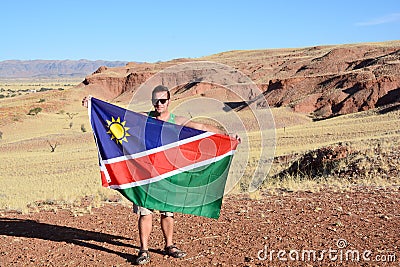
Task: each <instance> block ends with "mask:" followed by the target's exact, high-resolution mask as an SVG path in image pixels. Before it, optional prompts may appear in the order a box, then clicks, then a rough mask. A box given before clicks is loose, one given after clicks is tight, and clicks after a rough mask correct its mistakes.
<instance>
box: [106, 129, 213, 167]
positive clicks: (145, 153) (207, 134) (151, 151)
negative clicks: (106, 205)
mask: <svg viewBox="0 0 400 267" xmlns="http://www.w3.org/2000/svg"><path fill="white" fill-rule="evenodd" d="M212 135H215V133H212V132H205V133H202V134H199V135H196V136H192V137H189V138H186V139H183V140H179V141H176V142H173V143H170V144H167V145H164V146H160V147H156V148H152V149H149V150H146V151H142V152H139V153H135V154H131V155H124V156H120V157H116V158H111V159H107V160H104V161H103V162H104V164H111V163H117V162H120V161H125V160H130V159H136V158H140V157H143V156H148V155H151V154H154V153H157V152H161V151H163V150H167V149H170V148H173V147H177V146H180V145H184V144H187V143H190V142H194V141H197V140H200V139H203V138H206V137H210V136H212Z"/></svg>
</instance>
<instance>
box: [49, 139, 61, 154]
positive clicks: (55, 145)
mask: <svg viewBox="0 0 400 267" xmlns="http://www.w3.org/2000/svg"><path fill="white" fill-rule="evenodd" d="M47 143H48V144H49V146H50V147H51V151H50V152H54V151H56V147H57V145H58V143H57V142H56V143H55V144H54V145H52V144H51V143H50V141H49V140H47Z"/></svg>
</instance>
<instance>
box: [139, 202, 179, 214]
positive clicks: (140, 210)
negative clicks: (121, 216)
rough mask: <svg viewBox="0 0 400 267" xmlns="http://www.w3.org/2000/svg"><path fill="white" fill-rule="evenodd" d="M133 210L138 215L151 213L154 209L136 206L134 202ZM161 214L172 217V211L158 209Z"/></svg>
mask: <svg viewBox="0 0 400 267" xmlns="http://www.w3.org/2000/svg"><path fill="white" fill-rule="evenodd" d="M133 212H134V213H136V214H139V215H149V214H153V213H154V210H152V209H147V208H144V207H140V206H137V205H136V204H133ZM160 214H161V215H164V216H166V217H174V213H173V212H170V211H160Z"/></svg>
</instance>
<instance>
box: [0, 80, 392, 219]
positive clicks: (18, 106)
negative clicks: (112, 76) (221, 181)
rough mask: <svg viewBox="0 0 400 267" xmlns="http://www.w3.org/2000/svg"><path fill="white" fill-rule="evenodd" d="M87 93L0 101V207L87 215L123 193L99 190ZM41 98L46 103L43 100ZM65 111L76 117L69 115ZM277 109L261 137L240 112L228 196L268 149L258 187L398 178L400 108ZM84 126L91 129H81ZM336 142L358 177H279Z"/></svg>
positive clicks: (343, 185)
mask: <svg viewBox="0 0 400 267" xmlns="http://www.w3.org/2000/svg"><path fill="white" fill-rule="evenodd" d="M22 87H23V86H22ZM0 88H1V86H0ZM84 95H85V92H83V91H80V90H78V89H66V90H63V91H58V90H56V91H47V92H42V93H37V94H29V95H20V96H15V97H13V98H3V99H0V109H1V114H2V115H0V116H1V117H0V119H1V123H0V131H1V132H2V139H0V165H1V166H0V182H1V183H2V184H3V186H2V187H1V188H0V210H2V209H6V210H19V211H21V212H27V211H29V210H38V209H43V208H48V209H58V208H63V207H64V206H69V207H73V210H74V212H75V213H76V214H77V215H79V214H80V213H84V212H90V209H91V206H93V205H94V206H96V205H100V203H101V202H102V201H107V200H110V199H115V198H116V196H118V194H117V193H116V192H115V191H112V190H109V189H106V188H102V187H101V183H100V177H99V168H98V161H97V152H96V148H95V144H94V142H93V136H92V134H91V132H90V125H89V121H88V117H87V110H86V109H85V108H83V107H81V103H80V100H81V99H82V97H83V96H84ZM40 99H45V101H43V102H40ZM36 105H42V107H43V112H40V113H39V114H38V115H36V116H29V115H26V113H27V112H26V109H28V108H30V107H32V106H36ZM10 112H11V115H10ZM13 112H14V113H15V114H14V115H15V116H19V119H18V120H12V119H10V118H9V116H12V115H13ZM67 113H70V114H75V115H74V116H73V118H72V119H71V118H69V117H68V116H67ZM272 113H273V115H274V119H275V124H276V125H277V127H278V128H277V129H276V131H275V130H274V131H271V130H264V131H262V132H261V133H262V134H264V135H262V134H261V133H260V131H258V130H255V129H257V125H256V123H255V121H254V114H251V112H248V111H245V112H242V113H241V114H240V115H239V118H240V120H242V121H245V124H246V126H247V127H249V129H250V131H247V132H244V131H242V132H240V135H241V136H242V138H243V140H244V142H243V143H242V144H241V145H240V147H239V149H238V151H237V153H236V155H235V157H234V162H233V164H232V168H231V170H230V179H229V181H228V187H229V188H232V190H231V193H237V192H243V191H244V190H246V189H247V187H248V185H249V183H250V179H251V178H252V176H253V173H254V171H255V170H256V169H257V167H258V166H260V164H261V167H262V168H260V169H261V171H262V170H263V168H264V169H265V167H266V166H267V167H268V163H267V162H261V163H260V162H259V161H258V160H259V157H260V154H261V153H263V152H265V150H267V152H268V153H267V154H266V155H268V156H269V157H271V158H275V162H274V163H273V164H272V166H271V171H270V172H269V174H268V176H266V177H265V179H263V178H264V177H257V178H259V179H262V180H264V182H263V184H262V187H261V188H262V189H263V190H267V191H268V192H271V193H274V192H278V191H282V190H284V191H291V190H292V191H294V190H308V191H318V190H321V189H322V188H324V187H326V186H329V187H332V188H337V189H338V190H348V189H349V188H351V186H354V185H355V184H356V185H380V186H389V185H392V184H398V183H399V181H398V179H397V177H398V176H397V177H394V175H396V174H399V173H400V167H399V166H400V162H399V160H398V159H399V158H400V154H398V153H400V152H399V151H400V149H399V148H400V126H399V120H400V111H392V112H388V113H384V114H379V111H378V110H376V111H368V112H362V113H357V114H352V115H346V116H341V117H336V118H332V119H328V120H324V121H317V122H313V121H312V120H311V119H310V118H309V117H308V116H307V115H306V114H298V113H293V112H291V111H290V110H287V109H283V108H280V109H272ZM4 114H8V115H4ZM204 115H205V116H207V115H210V114H204ZM214 115H215V114H214ZM71 122H72V126H71V124H70V123H71ZM81 125H84V126H85V128H86V129H87V130H88V132H86V133H84V132H82V130H81ZM275 135H276V150H275V151H274V150H273V146H272V144H273V142H272V141H273V140H269V142H267V144H266V143H262V142H261V140H262V139H263V138H265V136H267V137H271V136H272V137H273V136H275ZM48 142H50V143H51V144H55V143H58V146H57V148H56V150H55V152H50V151H51V149H50V146H49V144H48ZM339 143H341V144H342V145H346V146H349V147H351V149H352V150H353V151H356V152H357V153H356V154H354V156H352V158H351V159H349V160H348V161H342V162H339V163H340V164H339V165H338V167H337V168H338V169H337V170H335V171H336V173H339V171H342V172H341V173H344V171H345V170H346V168H349V166H353V165H354V166H356V167H357V171H358V173H357V175H355V177H350V178H351V179H350V178H349V177H348V176H344V177H346V178H343V177H339V176H335V175H331V176H329V175H328V176H323V177H312V176H307V175H303V174H301V173H298V174H292V175H286V176H283V177H281V178H280V179H277V178H276V177H275V176H274V175H275V174H278V173H280V172H282V171H283V170H285V169H286V168H288V166H289V165H290V164H291V163H292V162H293V161H295V160H296V159H298V158H299V157H301V156H302V155H304V154H305V153H307V152H309V151H313V150H316V149H318V148H321V147H325V146H329V145H333V146H336V145H338V144H339ZM262 144H263V145H262ZM285 157H286V158H285ZM351 164H353V165H351ZM384 173H387V174H388V175H387V176H385V175H384ZM256 176H257V175H256ZM239 178H240V181H239ZM260 195H261V194H260V192H259V191H256V192H253V193H252V195H251V197H252V198H254V199H257V198H260ZM85 196H89V197H90V198H91V199H92V204H90V205H87V206H85V207H84V208H81V207H78V206H80V205H79V204H80V200H81V199H82V198H83V197H85ZM126 203H127V202H126ZM127 204H128V203H127Z"/></svg>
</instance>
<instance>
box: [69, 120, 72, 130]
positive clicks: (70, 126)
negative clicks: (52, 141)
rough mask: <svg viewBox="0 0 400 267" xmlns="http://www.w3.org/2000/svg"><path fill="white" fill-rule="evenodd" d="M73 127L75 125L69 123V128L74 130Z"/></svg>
mask: <svg viewBox="0 0 400 267" xmlns="http://www.w3.org/2000/svg"><path fill="white" fill-rule="evenodd" d="M72 125H73V123H72V121H71V122H70V123H69V128H70V129H71V128H72Z"/></svg>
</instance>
